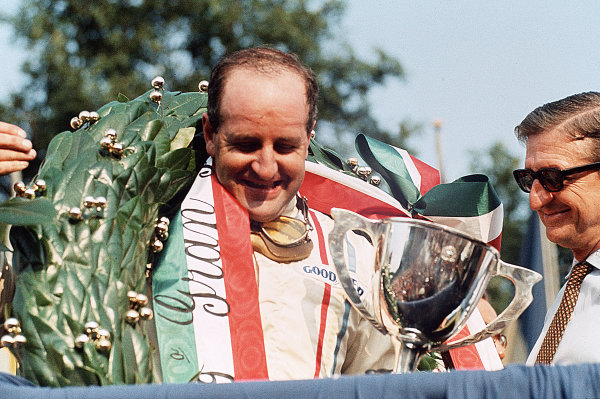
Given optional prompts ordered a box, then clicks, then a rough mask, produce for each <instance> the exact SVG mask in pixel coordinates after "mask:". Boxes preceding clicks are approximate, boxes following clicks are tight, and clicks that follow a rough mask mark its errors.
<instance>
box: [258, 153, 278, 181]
mask: <svg viewBox="0 0 600 399" xmlns="http://www.w3.org/2000/svg"><path fill="white" fill-rule="evenodd" d="M252 170H253V171H254V173H256V174H257V175H258V177H259V178H261V179H262V180H269V179H272V178H273V177H274V176H275V174H276V173H277V158H276V154H275V151H273V149H272V148H269V147H265V148H262V149H261V150H260V151H259V152H258V154H257V157H256V159H255V160H254V162H252Z"/></svg>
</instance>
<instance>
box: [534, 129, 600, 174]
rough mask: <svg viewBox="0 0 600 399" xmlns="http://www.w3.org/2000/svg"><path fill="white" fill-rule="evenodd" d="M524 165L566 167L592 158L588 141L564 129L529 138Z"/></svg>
mask: <svg viewBox="0 0 600 399" xmlns="http://www.w3.org/2000/svg"><path fill="white" fill-rule="evenodd" d="M525 146H526V153H525V165H526V166H527V167H531V166H533V164H536V165H538V164H539V167H548V166H556V167H566V166H568V165H575V164H579V163H582V162H587V161H588V160H589V159H590V158H591V156H592V153H591V151H592V143H591V140H590V139H583V138H581V137H579V138H578V137H575V136H574V135H572V134H570V133H568V132H566V131H565V130H564V129H554V130H551V131H546V132H542V133H538V134H536V135H533V136H530V137H529V138H528V139H527V141H526V143H525Z"/></svg>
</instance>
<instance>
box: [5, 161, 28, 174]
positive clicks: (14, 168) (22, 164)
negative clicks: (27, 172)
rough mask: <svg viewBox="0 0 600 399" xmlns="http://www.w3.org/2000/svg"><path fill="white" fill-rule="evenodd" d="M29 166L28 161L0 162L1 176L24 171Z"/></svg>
mask: <svg viewBox="0 0 600 399" xmlns="http://www.w3.org/2000/svg"><path fill="white" fill-rule="evenodd" d="M27 165H29V162H26V161H0V175H5V174H8V173H12V172H18V171H20V170H23V169H25V168H26V167H27Z"/></svg>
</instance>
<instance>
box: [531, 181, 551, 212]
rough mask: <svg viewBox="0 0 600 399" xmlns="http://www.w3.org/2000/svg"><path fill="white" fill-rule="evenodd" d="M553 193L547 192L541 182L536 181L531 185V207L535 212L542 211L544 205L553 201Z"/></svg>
mask: <svg viewBox="0 0 600 399" xmlns="http://www.w3.org/2000/svg"><path fill="white" fill-rule="evenodd" d="M552 195H553V194H552V193H551V192H548V191H546V189H545V188H544V187H543V186H542V184H541V183H540V181H539V180H537V179H535V180H534V181H533V184H532V185H531V192H530V193H529V207H530V208H531V209H532V210H534V211H538V210H540V209H541V208H542V207H543V206H544V205H546V204H548V203H549V202H550V201H552Z"/></svg>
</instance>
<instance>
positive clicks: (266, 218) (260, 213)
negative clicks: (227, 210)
mask: <svg viewBox="0 0 600 399" xmlns="http://www.w3.org/2000/svg"><path fill="white" fill-rule="evenodd" d="M247 209H248V215H249V216H250V219H251V220H254V221H255V222H270V221H271V220H273V219H276V218H277V217H279V216H280V215H281V213H282V212H283V207H277V206H266V204H263V205H261V206H259V207H251V206H249V207H248V208H247Z"/></svg>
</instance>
